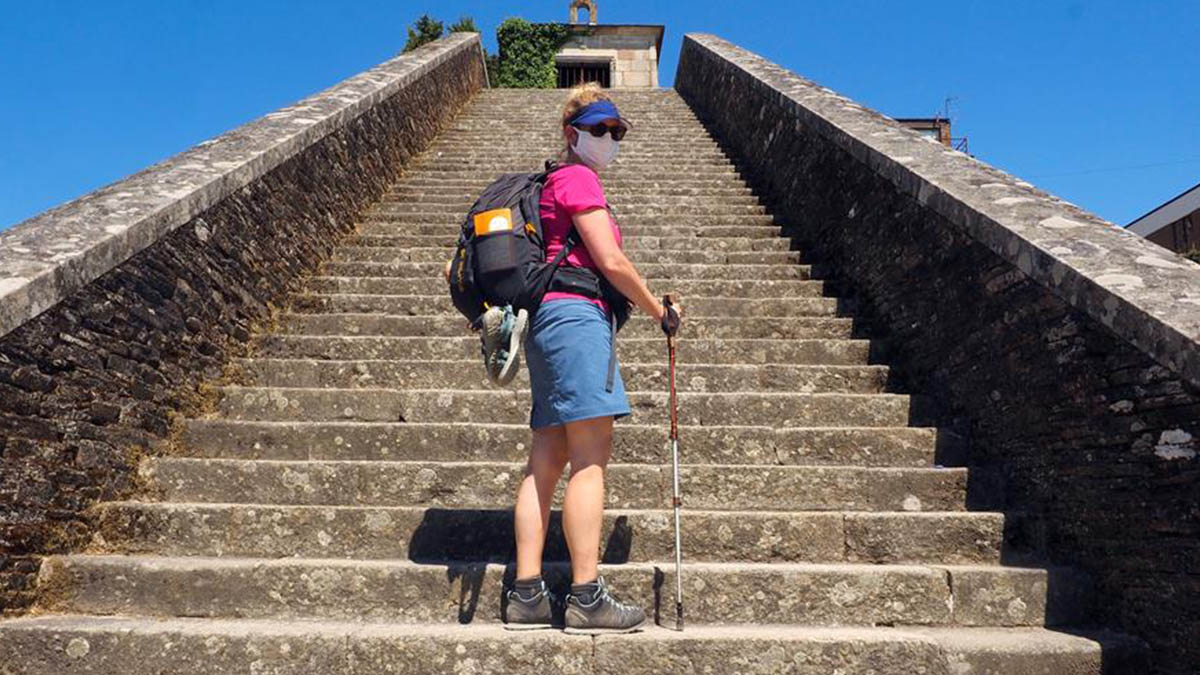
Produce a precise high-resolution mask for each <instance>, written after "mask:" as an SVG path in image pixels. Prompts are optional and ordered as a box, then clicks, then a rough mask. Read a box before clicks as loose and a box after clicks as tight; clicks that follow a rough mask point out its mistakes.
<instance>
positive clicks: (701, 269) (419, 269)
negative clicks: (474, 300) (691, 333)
mask: <svg viewBox="0 0 1200 675" xmlns="http://www.w3.org/2000/svg"><path fill="white" fill-rule="evenodd" d="M444 269H445V262H444V261H443V262H402V263H395V264H392V263H372V262H357V263H349V262H326V263H324V264H322V266H321V273H322V274H325V275H328V276H343V277H395V278H399V279H411V278H419V277H427V276H430V277H436V276H437V275H439V274H442V273H443V270H444ZM638 272H639V273H641V274H642V275H643V276H644V277H646V278H651V279H675V280H697V281H698V280H717V279H727V280H738V279H761V280H764V281H766V280H771V279H812V278H813V270H812V267H811V266H809V265H798V264H775V265H704V264H686V263H680V264H675V263H644V264H641V265H638Z"/></svg>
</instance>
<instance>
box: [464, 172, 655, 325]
mask: <svg viewBox="0 0 1200 675" xmlns="http://www.w3.org/2000/svg"><path fill="white" fill-rule="evenodd" d="M559 168H561V167H560V166H559V165H558V164H557V163H555V162H553V161H549V160H548V161H547V162H546V165H545V170H544V171H541V172H538V173H506V174H502V175H501V176H500V177H499V178H497V179H496V180H495V181H493V182H492V183H491V184H490V185H488V186H487V187H486V188H484V190H483V192H482V193H481V194H480V195H479V198H478V199H476V200H475V203H474V204H472V205H471V208H470V209H469V210H468V211H467V215H466V218H464V219H463V223H462V229H461V231H460V232H459V236H458V244H457V246H456V248H455V251H454V257H453V258H451V259H450V298H451V300H452V301H453V302H454V306H455V308H457V309H458V311H459V312H461V313H462V314H463V316H465V317H467V319H469V320H470V321H471V323H472V325H473V326H478V325H479V323H478V322H479V320H480V318H481V317H482V316H483V313H484V312H485V311H486V310H487V308H488V307H492V306H502V305H512V307H513V310H514V311H515V310H518V309H524V310H526V311H528V313H529V316H530V317H532V316H533V315H534V314H535V313H536V312H537V308H538V306H539V305H540V304H541V302H542V296H544V295H545V294H546V292H547V291H551V290H553V291H566V292H571V293H579V294H580V295H583V296H586V297H590V298H603V299H604V300H605V301H607V302H608V306H609V307H610V308H611V309H612V312H613V318H614V319H615V326H614V329H613V333H614V334H615V333H616V331H617V330H620V328H621V327H622V326H623V325H624V324H625V321H626V320H628V319H629V313H630V310H631V303H630V301H629V300H628V299H627V298H626V297H625V296H624V295H622V294H621V292H620V291H618V290H617V289H616V288H615V287H613V286H612V284H611V283H609V282H608V280H607V279H605V278H604V276H603V275H601V274H596V273H595V272H593V271H592V270H590V269H587V268H583V267H575V266H572V265H562V264H561V263H562V262H563V261H564V260H565V259H566V257H567V254H568V253H570V251H571V249H572V248H574V247H575V246H576V245H578V243H579V233H578V232H577V231H576V230H575V226H574V224H572V225H571V229H570V231H569V232H568V233H567V238H566V241H565V242H564V243H563V247H562V250H561V251H559V253H558V255H556V256H555V257H554V259H553V260H551V261H547V260H546V249H545V246H546V243H545V236H544V233H543V231H542V218H541V213H540V206H539V202H540V200H541V196H542V189H543V188H544V187H545V185H546V179H547V177H549V176H550V174H551V173H553V172H554V171H556V170H558V169H559Z"/></svg>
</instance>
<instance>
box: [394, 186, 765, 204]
mask: <svg viewBox="0 0 1200 675" xmlns="http://www.w3.org/2000/svg"><path fill="white" fill-rule="evenodd" d="M487 185H488V183H487V181H464V182H462V183H459V184H457V185H456V184H451V183H447V184H442V185H440V186H427V187H421V186H418V185H408V184H407V183H399V184H397V185H396V186H395V187H392V188H390V189H389V190H388V192H387V193H386V194H385V195H384V199H385V200H387V199H408V198H413V197H426V198H433V197H436V198H438V199H442V198H447V199H462V200H464V201H465V202H466V203H467V204H471V203H473V202H474V201H475V198H476V197H478V196H479V193H480V192H482V191H483V188H485V187H487ZM605 194H606V195H607V196H608V197H609V201H610V202H611V203H613V204H617V205H620V204H622V203H623V202H632V201H635V200H636V201H641V202H646V201H647V200H651V199H653V200H654V201H656V202H659V203H664V204H670V203H688V202H689V201H691V202H694V201H695V200H694V199H693V198H694V197H705V198H711V199H712V200H719V201H721V202H728V203H758V198H757V197H755V196H754V193H753V192H752V191H751V190H750V188H748V187H745V186H742V187H723V188H718V187H687V186H685V185H676V186H670V185H662V186H660V187H653V186H652V187H639V186H636V185H633V184H629V183H626V184H624V185H619V186H616V187H613V186H612V185H609V186H607V187H606V188H605Z"/></svg>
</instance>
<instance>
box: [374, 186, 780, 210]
mask: <svg viewBox="0 0 1200 675" xmlns="http://www.w3.org/2000/svg"><path fill="white" fill-rule="evenodd" d="M480 192H481V191H479V190H466V189H459V188H450V189H445V188H438V189H422V188H402V189H399V190H396V191H393V192H389V193H388V194H387V195H385V196H384V198H383V201H382V202H380V203H381V204H430V205H432V204H440V205H447V206H455V207H458V208H460V209H462V211H463V212H464V213H465V212H466V209H468V208H470V206H471V204H473V203H475V199H476V198H477V197H478V196H479V193H480ZM698 192H700V191H699V190H696V191H693V193H692V194H662V193H654V192H650V191H641V192H639V193H636V194H633V193H632V192H631V191H629V190H627V191H625V192H622V193H620V194H611V193H610V194H609V195H608V203H609V204H610V205H611V206H612V207H613V208H614V209H615V210H616V211H617V212H618V213H625V212H626V211H627V210H628V209H630V208H633V207H636V206H638V205H642V204H653V205H655V206H661V207H676V206H679V207H687V208H688V209H689V211H688V212H692V211H695V210H697V205H698V203H699V201H698V200H697V199H696V197H698V196H703V197H705V198H706V201H707V203H710V204H713V203H715V204H730V205H737V206H754V205H757V204H759V200H758V198H757V197H755V196H753V195H751V194H750V193H748V192H739V191H735V190H728V191H727V192H728V193H727V194H723V195H720V196H714V195H707V194H706V195H699V194H695V193H698Z"/></svg>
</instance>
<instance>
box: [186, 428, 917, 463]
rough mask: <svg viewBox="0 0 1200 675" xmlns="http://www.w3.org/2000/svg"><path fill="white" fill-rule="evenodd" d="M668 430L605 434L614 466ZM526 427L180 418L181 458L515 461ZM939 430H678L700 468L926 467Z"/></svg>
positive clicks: (653, 458)
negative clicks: (610, 440)
mask: <svg viewBox="0 0 1200 675" xmlns="http://www.w3.org/2000/svg"><path fill="white" fill-rule="evenodd" d="M667 432H668V425H666V424H643V423H637V422H634V421H631V420H630V418H626V419H624V420H621V421H619V422H617V424H616V430H615V431H614V433H613V457H614V458H615V459H618V460H620V461H622V462H629V463H652V464H658V463H663V462H669V461H671V446H670V443H669V441H668V438H667ZM529 442H530V432H529V425H528V424H526V423H521V424H475V423H468V424H418V423H401V422H386V423H365V422H246V421H240V420H228V419H216V418H214V419H189V420H185V421H184V424H183V429H182V431H181V434H180V439H179V447H180V452H185V453H186V454H187V456H191V457H214V458H222V457H224V458H239V459H270V460H308V459H311V460H321V461H325V460H329V461H336V460H379V461H388V460H417V459H420V460H426V461H450V462H463V461H506V462H523V461H525V459H526V458H527V457H528V456H529ZM937 442H938V435H937V430H936V429H932V428H921V427H841V428H838V427H823V428H793V429H787V428H778V427H765V426H764V427H751V426H737V427H733V426H727V427H722V426H703V427H699V426H691V425H687V424H683V425H680V426H679V446H680V448H681V450H680V453H681V454H682V460H681V461H683V462H684V463H685V464H686V463H701V464H720V463H730V464H735V463H736V464H766V465H775V464H778V465H783V466H798V465H812V466H819V465H831V466H865V467H870V466H897V467H900V466H905V467H928V466H931V465H933V462H934V459H935V452H936V448H937Z"/></svg>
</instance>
